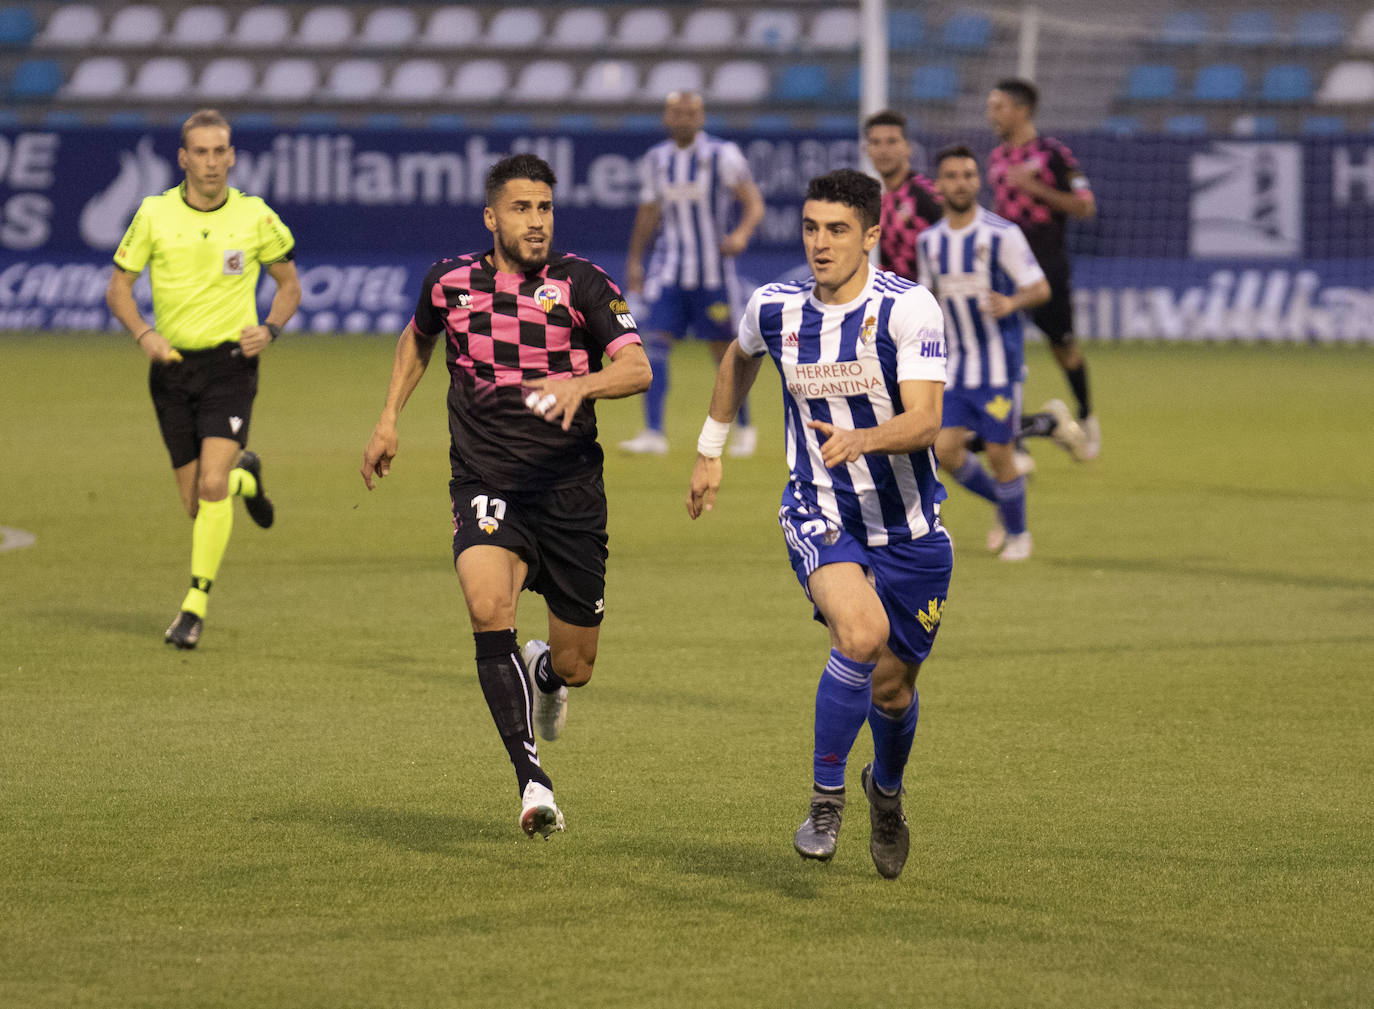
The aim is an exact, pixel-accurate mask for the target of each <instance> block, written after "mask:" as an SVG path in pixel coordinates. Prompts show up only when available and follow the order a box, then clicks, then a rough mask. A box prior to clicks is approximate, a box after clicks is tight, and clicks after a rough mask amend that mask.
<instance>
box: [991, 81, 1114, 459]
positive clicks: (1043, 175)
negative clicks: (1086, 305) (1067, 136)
mask: <svg viewBox="0 0 1374 1009" xmlns="http://www.w3.org/2000/svg"><path fill="white" fill-rule="evenodd" d="M1038 102H1039V92H1037V90H1036V88H1035V86H1034V85H1033V84H1031V83H1029V82H1027V81H1023V80H1017V79H1015V78H1008V79H1006V80H1002V81H998V82H997V85H996V86H995V87H994V88H993V89H992V92H991V93H990V94H989V95H988V107H987V117H988V123H989V124H991V126H992V129H993V132H995V133H996V134H997V136H998V139H1000V140H1001V141H1002V143H1001V144H1000V145H998V146H997V147H996V148H995V149H994V150H993V152H992V153H991V154H990V155H989V156H988V170H987V174H988V181H989V182H990V183H991V184H992V191H993V209H994V210H995V211H996V213H997V214H998V215H1000V216H1001V217H1005V218H1006V219H1007V220H1009V221H1012V222H1014V223H1016V224H1018V225H1020V227H1021V230H1022V232H1024V233H1025V236H1026V238H1027V240H1028V241H1029V242H1030V247H1031V250H1032V251H1033V252H1034V253H1035V258H1036V259H1037V260H1039V262H1040V268H1041V269H1042V270H1044V271H1045V276H1046V277H1047V278H1048V279H1049V282H1050V292H1051V294H1050V300H1049V301H1048V302H1047V303H1045V304H1044V305H1041V306H1040V307H1039V308H1037V309H1036V310H1035V311H1034V312H1033V313H1031V318H1032V319H1034V320H1035V324H1036V325H1037V326H1038V327H1040V329H1041V331H1042V332H1044V334H1045V337H1046V338H1047V339H1048V340H1049V341H1050V346H1051V347H1052V348H1053V349H1054V356H1055V360H1057V361H1058V362H1059V366H1060V367H1061V368H1062V369H1063V370H1064V376H1065V378H1067V379H1068V381H1069V386H1070V388H1072V389H1073V394H1074V397H1075V398H1076V399H1077V400H1078V416H1079V418H1080V420H1081V422H1082V425H1083V430H1084V433H1085V434H1086V435H1087V445H1086V446H1085V449H1084V452H1083V456H1084V457H1085V458H1089V459H1092V458H1095V457H1096V456H1097V454H1098V453H1099V452H1100V451H1101V447H1102V431H1101V428H1100V426H1099V425H1098V422H1097V417H1096V415H1095V414H1094V413H1093V409H1092V400H1091V398H1090V396H1089V393H1088V368H1087V362H1086V361H1085V360H1084V358H1083V352H1082V350H1081V349H1080V348H1079V346H1078V341H1077V339H1076V338H1075V337H1074V333H1073V292H1072V283H1071V269H1070V266H1069V255H1068V250H1067V248H1066V246H1065V241H1064V230H1065V225H1066V224H1067V222H1068V219H1069V218H1070V217H1073V218H1077V219H1080V220H1081V219H1086V218H1089V217H1092V216H1094V215H1095V214H1096V213H1097V204H1096V202H1095V201H1094V199H1093V193H1092V188H1091V187H1090V186H1089V185H1088V179H1087V176H1085V175H1084V174H1083V172H1082V170H1080V169H1079V167H1078V162H1077V161H1076V160H1075V159H1074V156H1073V153H1072V152H1071V151H1070V150H1069V149H1068V148H1067V147H1066V146H1064V144H1062V143H1060V142H1059V141H1058V140H1055V139H1053V138H1051V137H1042V136H1040V134H1039V132H1038V131H1037V130H1036V128H1035V110H1036V105H1037V104H1038Z"/></svg>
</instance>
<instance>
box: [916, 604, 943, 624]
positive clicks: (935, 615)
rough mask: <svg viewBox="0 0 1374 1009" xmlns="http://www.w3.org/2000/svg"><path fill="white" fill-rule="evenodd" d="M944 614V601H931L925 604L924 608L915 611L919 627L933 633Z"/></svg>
mask: <svg viewBox="0 0 1374 1009" xmlns="http://www.w3.org/2000/svg"><path fill="white" fill-rule="evenodd" d="M944 613H945V601H944V600H943V599H932V600H931V601H930V602H928V603H926V608H925V609H923V610H917V611H916V619H917V620H919V621H920V622H921V626H922V627H924V628H925V629H926V630H927V631H933V630H935V628H937V627H939V626H940V618H941V617H942V616H944Z"/></svg>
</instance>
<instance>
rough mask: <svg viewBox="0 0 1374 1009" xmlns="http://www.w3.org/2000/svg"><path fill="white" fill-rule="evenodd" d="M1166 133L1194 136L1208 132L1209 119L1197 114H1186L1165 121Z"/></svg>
mask: <svg viewBox="0 0 1374 1009" xmlns="http://www.w3.org/2000/svg"><path fill="white" fill-rule="evenodd" d="M1164 132H1165V133H1173V134H1176V135H1179V136H1193V135H1194V134H1198V133H1206V132H1207V117H1206V116H1204V115H1199V114H1198V113H1196V112H1185V113H1182V114H1180V115H1177V116H1170V117H1169V118H1168V119H1166V120H1164Z"/></svg>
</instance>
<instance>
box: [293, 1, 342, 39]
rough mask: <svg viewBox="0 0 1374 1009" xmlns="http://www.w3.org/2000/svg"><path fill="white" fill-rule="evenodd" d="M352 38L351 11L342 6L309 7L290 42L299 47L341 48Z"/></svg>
mask: <svg viewBox="0 0 1374 1009" xmlns="http://www.w3.org/2000/svg"><path fill="white" fill-rule="evenodd" d="M352 40H353V13H352V11H349V10H347V9H346V8H343V7H335V6H329V7H311V8H310V9H309V10H307V11H306V12H305V14H304V15H303V16H302V17H301V23H300V24H299V25H297V26H296V34H295V35H294V36H293V37H292V39H291V44H292V45H294V46H297V47H298V48H301V49H342V48H343V47H344V46H347V45H348V44H349V43H350V42H352Z"/></svg>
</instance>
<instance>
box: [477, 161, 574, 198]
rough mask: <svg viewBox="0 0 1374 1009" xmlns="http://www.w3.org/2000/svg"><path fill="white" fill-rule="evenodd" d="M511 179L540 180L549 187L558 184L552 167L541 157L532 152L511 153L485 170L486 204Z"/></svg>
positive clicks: (498, 193) (497, 194)
mask: <svg viewBox="0 0 1374 1009" xmlns="http://www.w3.org/2000/svg"><path fill="white" fill-rule="evenodd" d="M511 179H529V180H530V181H531V182H542V183H544V184H545V185H547V186H548V187H549V188H550V189H552V188H553V187H554V186H556V185H558V180H557V179H556V178H554V176H553V169H552V168H550V167H549V163H548V162H547V161H545V160H544V159H543V158H539V157H536V156H535V155H533V154H512V155H511V156H510V157H508V158H502V159H501V160H500V161H498V162H496V164H494V165H492V166H491V171H489V172H487V206H491V205H492V204H493V203H494V202H495V201H496V197H497V196H499V195H500V193H501V187H503V186H504V185H505V184H506V183H507V182H509V181H510V180H511Z"/></svg>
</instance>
